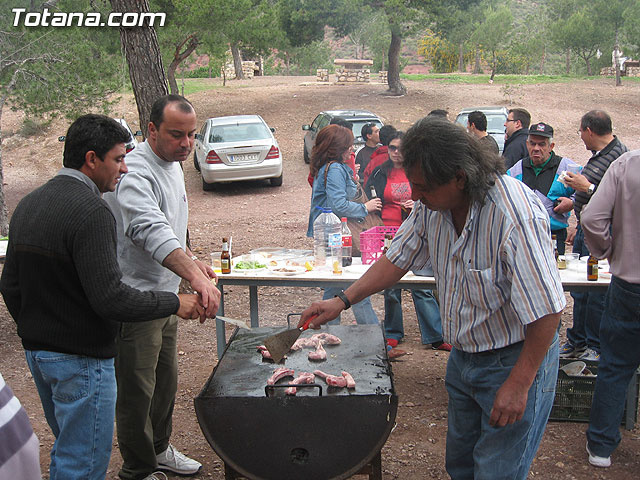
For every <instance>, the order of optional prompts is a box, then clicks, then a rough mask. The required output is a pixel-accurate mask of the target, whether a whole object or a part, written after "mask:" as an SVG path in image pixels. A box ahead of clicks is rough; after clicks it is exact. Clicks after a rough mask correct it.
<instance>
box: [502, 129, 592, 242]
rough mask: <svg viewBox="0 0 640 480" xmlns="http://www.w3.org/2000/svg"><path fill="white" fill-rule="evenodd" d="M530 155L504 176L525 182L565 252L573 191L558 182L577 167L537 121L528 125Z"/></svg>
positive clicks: (551, 135) (551, 132)
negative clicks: (563, 175)
mask: <svg viewBox="0 0 640 480" xmlns="http://www.w3.org/2000/svg"><path fill="white" fill-rule="evenodd" d="M526 145H527V152H528V153H529V155H528V156H527V157H525V158H523V159H522V160H519V161H518V162H516V164H515V165H514V166H513V167H511V168H510V169H509V170H508V171H507V175H510V176H512V177H515V178H517V179H518V180H520V181H521V182H523V183H524V184H525V185H527V186H528V187H529V188H530V189H531V190H533V191H534V193H535V194H536V195H537V196H538V198H539V199H540V200H541V201H542V204H543V205H544V207H545V208H546V210H547V213H548V214H549V220H550V222H551V234H552V235H556V238H557V244H558V253H559V254H560V255H564V242H565V239H566V238H567V226H568V225H569V215H570V213H569V212H571V210H572V209H573V201H574V197H575V190H574V189H573V188H570V187H568V186H566V185H565V184H564V183H562V182H560V181H559V178H562V177H561V175H562V173H563V172H565V171H567V170H569V169H572V168H573V169H574V171H577V170H576V169H579V168H580V167H579V166H578V165H577V164H576V163H575V162H574V161H573V160H570V159H568V158H563V157H561V156H559V155H557V154H556V153H555V152H554V151H553V148H554V147H555V143H554V142H553V128H552V127H551V125H547V124H546V123H543V122H539V123H534V124H533V125H531V126H530V127H529V135H528V136H527V142H526Z"/></svg>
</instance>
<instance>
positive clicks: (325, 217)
mask: <svg viewBox="0 0 640 480" xmlns="http://www.w3.org/2000/svg"><path fill="white" fill-rule="evenodd" d="M318 208H320V207H318ZM320 210H322V213H321V214H320V215H318V218H316V220H315V221H314V222H313V244H314V245H313V254H314V260H315V267H314V268H315V269H316V270H320V271H333V272H334V273H342V224H341V222H340V219H339V218H338V217H336V216H335V215H334V214H333V213H332V212H331V209H330V208H320Z"/></svg>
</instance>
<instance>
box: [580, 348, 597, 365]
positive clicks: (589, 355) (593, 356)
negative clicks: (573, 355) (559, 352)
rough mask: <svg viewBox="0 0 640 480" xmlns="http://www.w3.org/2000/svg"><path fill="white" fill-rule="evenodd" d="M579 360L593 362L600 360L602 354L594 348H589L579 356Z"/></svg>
mask: <svg viewBox="0 0 640 480" xmlns="http://www.w3.org/2000/svg"><path fill="white" fill-rule="evenodd" d="M578 360H589V361H591V362H599V361H600V354H599V353H598V352H596V351H595V350H594V349H593V348H587V349H586V350H585V351H584V353H583V354H582V355H580V356H579V357H578Z"/></svg>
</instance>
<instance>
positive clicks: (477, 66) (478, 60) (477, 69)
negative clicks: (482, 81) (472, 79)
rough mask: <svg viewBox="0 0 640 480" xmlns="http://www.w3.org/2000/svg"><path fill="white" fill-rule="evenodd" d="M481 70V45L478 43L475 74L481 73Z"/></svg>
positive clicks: (474, 67)
mask: <svg viewBox="0 0 640 480" xmlns="http://www.w3.org/2000/svg"><path fill="white" fill-rule="evenodd" d="M480 71H481V69H480V47H478V45H476V63H475V65H474V66H473V73H474V74H476V75H477V74H479V73H480Z"/></svg>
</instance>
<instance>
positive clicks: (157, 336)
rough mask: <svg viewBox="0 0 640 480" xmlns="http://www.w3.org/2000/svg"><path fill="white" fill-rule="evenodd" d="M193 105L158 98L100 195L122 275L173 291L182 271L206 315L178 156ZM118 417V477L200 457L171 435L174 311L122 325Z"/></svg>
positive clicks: (148, 473) (213, 306) (176, 466)
mask: <svg viewBox="0 0 640 480" xmlns="http://www.w3.org/2000/svg"><path fill="white" fill-rule="evenodd" d="M195 132H196V113H195V111H194V109H193V106H192V105H191V103H189V101H188V100H186V99H185V98H184V97H181V96H179V95H167V96H164V97H161V98H159V99H158V100H156V101H155V102H154V104H153V106H152V109H151V118H150V122H149V136H148V138H147V141H146V142H144V143H141V144H139V145H138V146H137V147H136V148H135V149H134V150H133V151H131V152H130V153H129V154H128V155H127V164H128V167H129V172H128V173H127V174H126V175H124V176H123V177H122V179H121V180H120V182H119V184H118V187H117V189H116V191H115V192H114V193H113V194H109V195H107V196H105V200H106V201H107V202H108V203H109V205H110V206H111V208H112V210H113V212H114V215H115V217H116V220H117V222H118V259H119V262H120V268H122V272H123V274H124V277H123V280H124V282H126V283H128V284H129V285H131V286H132V287H135V288H154V289H162V290H169V291H172V292H177V291H178V287H179V285H180V280H181V278H183V279H185V280H187V281H188V282H189V283H190V284H191V286H192V287H193V289H194V290H196V291H197V292H198V293H199V294H200V297H201V300H202V304H203V305H204V308H205V313H206V316H207V317H213V316H214V315H215V313H216V311H217V309H218V304H219V301H220V292H219V291H218V289H217V288H216V287H215V285H214V283H213V282H212V280H214V279H215V274H214V273H213V269H212V268H211V267H209V266H208V265H206V264H204V263H203V262H201V261H200V260H198V259H197V258H196V257H195V256H194V255H193V253H192V252H191V251H190V250H189V247H188V246H187V221H188V204H187V195H186V191H185V185H184V175H183V172H182V168H181V165H180V162H182V161H184V160H186V159H187V158H188V156H189V154H190V153H191V150H192V149H193V142H194V137H195ZM116 377H117V380H118V400H117V403H116V421H117V425H118V445H119V447H120V453H121V454H122V459H123V465H122V468H121V469H120V472H119V475H120V478H122V479H124V480H139V479H144V478H154V477H153V471H154V470H157V469H163V470H169V471H171V472H174V473H178V474H180V475H193V474H195V473H197V472H198V470H200V468H201V466H202V465H201V464H200V463H199V462H197V461H195V460H192V459H190V458H188V457H186V456H185V455H183V454H182V453H180V452H179V451H178V450H177V449H175V448H174V447H173V445H171V444H170V443H169V438H170V436H171V429H172V421H171V417H172V414H173V406H174V402H175V395H176V391H177V388H178V354H177V319H176V318H175V317H174V316H166V317H165V318H161V319H159V320H153V321H149V322H141V323H137V324H135V325H133V324H127V325H125V326H123V328H122V331H121V333H120V336H119V337H118V357H117V360H116Z"/></svg>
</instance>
